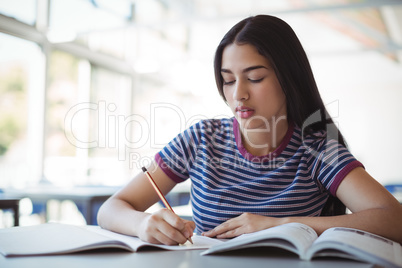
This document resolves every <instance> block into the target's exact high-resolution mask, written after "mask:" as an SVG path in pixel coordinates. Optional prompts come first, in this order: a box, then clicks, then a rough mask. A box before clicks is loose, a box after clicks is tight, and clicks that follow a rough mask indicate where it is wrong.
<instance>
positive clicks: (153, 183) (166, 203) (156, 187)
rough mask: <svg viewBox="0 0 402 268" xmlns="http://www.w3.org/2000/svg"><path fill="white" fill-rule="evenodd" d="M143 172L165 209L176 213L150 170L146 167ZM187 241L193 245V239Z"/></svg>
mask: <svg viewBox="0 0 402 268" xmlns="http://www.w3.org/2000/svg"><path fill="white" fill-rule="evenodd" d="M142 171H143V172H144V173H145V175H147V178H148V180H149V182H150V183H151V184H152V186H153V187H154V189H155V191H156V193H157V194H158V195H159V198H160V200H161V201H162V202H163V204H164V205H165V207H166V208H167V209H169V210H170V211H172V212H173V213H174V211H173V208H172V207H171V206H170V204H169V202H168V201H167V200H166V198H165V196H164V195H163V193H162V191H161V190H160V189H159V187H158V185H156V182H155V181H154V179H153V178H152V176H151V174H149V172H148V170H147V169H146V168H145V167H142ZM187 240H188V241H190V243H191V244H193V241H192V240H191V237H189V238H187Z"/></svg>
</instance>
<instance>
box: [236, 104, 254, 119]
mask: <svg viewBox="0 0 402 268" xmlns="http://www.w3.org/2000/svg"><path fill="white" fill-rule="evenodd" d="M235 112H236V114H237V115H238V116H239V117H240V118H243V119H245V118H249V117H251V116H252V115H253V113H254V110H253V109H251V108H250V107H246V106H237V107H236V109H235Z"/></svg>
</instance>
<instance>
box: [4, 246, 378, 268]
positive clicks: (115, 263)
mask: <svg viewBox="0 0 402 268" xmlns="http://www.w3.org/2000/svg"><path fill="white" fill-rule="evenodd" d="M200 252H202V250H190V251H165V250H147V251H141V252H137V253H129V252H126V251H120V250H119V251H110V250H108V251H90V252H85V253H75V254H69V255H57V256H35V257H11V258H4V257H3V256H2V255H0V267H2V268H21V267H28V268H46V267H52V268H53V267H57V268H64V267H66V268H81V267H85V268H87V267H96V268H102V267H105V268H110V267H116V268H124V267H130V268H132V267H144V268H147V267H152V268H153V267H155V268H187V267H191V268H193V267H194V268H215V267H216V268H225V267H230V268H254V267H256V268H257V267H258V268H261V267H275V268H277V267H292V268H293V267H302V268H310V267H311V268H314V267H325V268H332V267H348V268H354V267H375V266H374V265H372V264H368V263H363V262H355V261H349V260H344V259H316V260H313V261H301V260H299V258H298V257H297V256H296V255H293V254H291V253H287V252H284V251H280V250H277V251H275V252H268V253H267V252H264V251H263V250H261V249H257V250H255V249H254V250H247V251H242V252H232V253H227V254H225V255H209V256H200Z"/></svg>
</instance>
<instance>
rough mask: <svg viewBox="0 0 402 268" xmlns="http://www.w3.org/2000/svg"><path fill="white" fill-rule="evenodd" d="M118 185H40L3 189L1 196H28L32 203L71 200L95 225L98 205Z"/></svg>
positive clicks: (86, 218)
mask: <svg viewBox="0 0 402 268" xmlns="http://www.w3.org/2000/svg"><path fill="white" fill-rule="evenodd" d="M118 189H119V188H118V187H106V186H100V187H92V186H88V187H71V188H60V187H54V186H42V187H35V188H28V189H18V190H17V189H5V190H4V193H3V196H4V197H5V198H15V199H22V198H29V199H31V201H32V203H40V204H46V203H47V201H49V200H51V199H55V200H60V201H63V200H71V201H74V203H75V204H76V205H77V207H78V208H79V210H80V211H81V213H82V214H83V216H84V218H85V220H86V222H87V224H90V225H96V224H97V221H96V214H97V212H98V209H99V207H100V206H101V205H102V203H103V202H105V201H106V199H108V198H109V197H110V196H111V195H112V194H114V193H115V192H116V191H117V190H118Z"/></svg>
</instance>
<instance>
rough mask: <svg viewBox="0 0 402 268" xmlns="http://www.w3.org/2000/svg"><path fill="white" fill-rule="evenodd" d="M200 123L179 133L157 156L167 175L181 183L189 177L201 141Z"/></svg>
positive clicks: (156, 159) (157, 161)
mask: <svg viewBox="0 0 402 268" xmlns="http://www.w3.org/2000/svg"><path fill="white" fill-rule="evenodd" d="M200 130H201V126H200V124H199V123H197V124H195V125H193V126H191V127H190V128H188V129H187V130H185V131H184V132H182V133H180V134H179V135H177V136H176V137H175V138H174V139H173V140H172V141H171V142H169V143H168V144H167V145H166V146H165V147H164V148H163V149H162V150H161V151H160V152H159V153H158V154H156V156H155V161H156V163H157V164H158V165H159V167H160V168H161V169H162V170H163V172H165V174H166V175H168V177H169V178H170V179H172V180H173V181H175V182H177V183H180V182H183V181H185V180H186V179H188V177H189V168H190V167H191V165H192V163H193V162H194V159H195V156H196V151H197V145H198V142H199V132H200Z"/></svg>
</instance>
